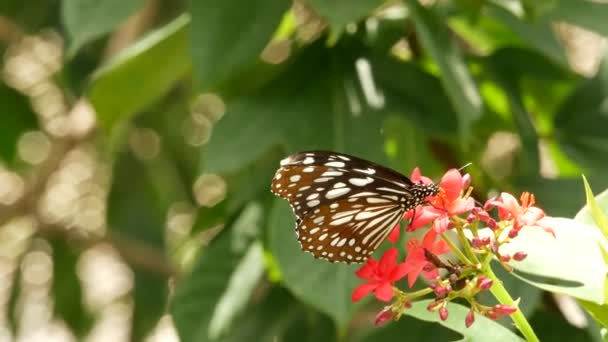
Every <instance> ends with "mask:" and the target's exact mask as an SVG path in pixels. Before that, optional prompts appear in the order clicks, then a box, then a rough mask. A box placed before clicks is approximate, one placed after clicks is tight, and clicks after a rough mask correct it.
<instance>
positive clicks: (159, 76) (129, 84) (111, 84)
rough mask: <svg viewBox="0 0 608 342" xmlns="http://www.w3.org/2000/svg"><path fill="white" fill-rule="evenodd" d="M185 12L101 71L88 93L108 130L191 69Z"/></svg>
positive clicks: (159, 94)
mask: <svg viewBox="0 0 608 342" xmlns="http://www.w3.org/2000/svg"><path fill="white" fill-rule="evenodd" d="M189 21H190V20H189V18H188V17H187V16H185V15H183V16H181V17H179V18H177V19H175V20H174V21H172V22H171V23H169V24H167V25H165V26H164V27H162V28H160V29H158V30H157V31H155V32H153V33H151V34H149V35H148V36H146V37H145V38H143V39H141V40H140V41H138V42H137V43H135V44H134V45H132V46H130V47H129V48H127V49H126V50H125V51H123V52H121V53H120V54H119V55H118V56H116V57H115V58H114V59H113V60H111V61H110V62H109V63H108V64H107V65H105V66H104V67H102V68H101V69H100V70H98V71H97V72H96V73H95V75H94V76H93V79H92V81H91V85H90V88H89V89H88V92H87V95H88V97H89V100H90V101H91V103H92V105H93V107H94V108H95V111H96V112H97V119H98V120H99V122H100V123H101V124H102V126H103V128H105V129H106V131H107V132H112V129H113V128H114V127H115V126H116V125H117V124H119V123H121V122H124V121H125V120H128V119H129V118H131V117H132V116H134V115H135V114H137V113H138V112H139V111H141V110H143V109H145V108H146V107H147V106H149V105H150V104H152V103H153V102H155V101H157V100H158V98H159V97H161V96H163V95H164V94H165V93H167V91H168V90H169V89H171V87H173V86H174V85H175V84H176V82H178V81H179V80H181V79H183V78H184V77H186V76H187V75H188V73H189V71H190V70H191V64H192V63H191V60H190V58H189V46H188V40H189V38H188V35H189V33H188V30H189Z"/></svg>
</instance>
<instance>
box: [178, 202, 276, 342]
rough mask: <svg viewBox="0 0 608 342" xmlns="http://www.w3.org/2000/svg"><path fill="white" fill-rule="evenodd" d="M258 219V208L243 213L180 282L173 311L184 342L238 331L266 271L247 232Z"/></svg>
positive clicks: (260, 251) (259, 248)
mask: <svg viewBox="0 0 608 342" xmlns="http://www.w3.org/2000/svg"><path fill="white" fill-rule="evenodd" d="M261 219H262V209H261V206H259V205H257V204H255V205H251V206H249V207H248V208H247V209H245V210H244V211H243V212H242V214H241V215H240V216H239V218H238V219H236V220H235V221H234V222H233V223H232V224H231V225H229V227H227V228H225V231H223V232H222V233H220V234H221V235H220V236H219V237H218V238H216V239H215V240H213V241H212V243H211V244H210V246H209V247H208V248H207V249H206V250H205V251H204V252H203V253H202V255H201V256H200V257H199V259H198V261H197V263H196V264H195V266H194V268H193V269H192V271H191V273H190V274H189V275H188V276H186V277H185V278H183V279H181V281H180V282H179V284H178V286H177V288H176V292H175V297H174V299H173V303H172V305H171V312H172V314H173V319H174V321H175V325H176V328H177V331H178V333H179V336H180V337H181V338H182V340H183V341H209V340H218V339H220V338H223V337H226V336H229V333H231V330H238V329H239V328H238V327H233V328H231V325H232V324H233V323H234V320H235V317H237V315H238V314H240V313H241V311H242V310H243V309H244V307H245V304H246V303H247V302H248V300H249V299H250V297H251V294H252V292H253V290H254V288H255V286H256V285H257V283H258V282H259V281H260V278H261V276H262V274H263V271H264V262H263V251H262V247H261V245H260V243H259V242H255V243H251V241H250V235H249V236H248V235H247V233H246V232H247V231H248V230H251V229H252V228H253V229H254V230H255V228H256V227H257V226H259V225H260V220H261Z"/></svg>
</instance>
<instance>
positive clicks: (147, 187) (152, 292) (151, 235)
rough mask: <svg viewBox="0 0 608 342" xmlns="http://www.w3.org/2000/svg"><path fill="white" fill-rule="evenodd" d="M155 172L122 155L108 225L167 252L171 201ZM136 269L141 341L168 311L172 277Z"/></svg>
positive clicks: (135, 333) (136, 325)
mask: <svg viewBox="0 0 608 342" xmlns="http://www.w3.org/2000/svg"><path fill="white" fill-rule="evenodd" d="M155 172H158V169H157V168H153V167H146V165H144V164H142V163H141V162H140V161H138V160H137V159H136V158H135V157H134V156H133V155H132V154H131V153H129V152H123V153H121V154H119V155H118V158H117V160H116V162H115V164H114V168H113V181H112V186H111V189H110V194H109V198H108V224H109V227H110V229H111V231H112V233H113V234H114V236H116V237H121V238H122V237H126V238H128V239H130V240H133V241H137V242H138V243H141V244H142V247H145V248H147V249H150V250H152V251H155V252H156V253H157V254H160V255H163V250H164V227H165V215H166V210H167V207H168V201H167V200H166V198H165V197H164V195H165V194H163V193H162V191H161V188H162V184H158V182H157V181H156V180H157V178H155V176H156V175H155ZM133 175H137V177H134V176H133ZM163 184H164V183H163ZM134 253H137V251H135V252H134ZM133 271H134V276H135V277H134V289H133V299H134V312H133V327H132V330H131V336H132V340H133V341H141V340H143V338H144V337H145V336H147V334H148V333H149V332H150V330H151V329H152V328H153V327H154V326H155V325H156V323H157V322H158V319H159V318H160V317H161V316H162V314H163V313H164V309H165V303H166V300H167V296H168V286H167V285H168V279H167V275H166V274H163V273H159V272H155V271H154V270H151V269H147V268H146V269H144V268H143V267H134V269H133Z"/></svg>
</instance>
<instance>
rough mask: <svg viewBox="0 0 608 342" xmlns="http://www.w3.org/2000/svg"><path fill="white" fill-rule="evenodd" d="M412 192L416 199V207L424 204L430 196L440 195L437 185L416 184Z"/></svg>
mask: <svg viewBox="0 0 608 342" xmlns="http://www.w3.org/2000/svg"><path fill="white" fill-rule="evenodd" d="M412 192H413V193H414V198H415V199H416V201H415V202H416V205H418V204H420V203H422V202H424V200H425V199H426V198H427V197H429V196H435V195H437V194H438V193H439V185H437V184H414V185H413V186H412Z"/></svg>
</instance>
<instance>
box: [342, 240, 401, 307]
mask: <svg viewBox="0 0 608 342" xmlns="http://www.w3.org/2000/svg"><path fill="white" fill-rule="evenodd" d="M398 254H399V253H398V252H397V249H396V248H390V249H388V250H387V251H386V252H384V255H382V257H381V258H380V261H379V262H378V261H376V260H374V259H373V258H369V259H367V262H366V263H365V265H363V266H362V267H361V268H360V269H359V270H358V271H357V272H356V273H355V274H356V275H357V276H358V277H359V278H362V279H365V280H368V282H367V283H364V284H361V285H359V286H358V287H357V288H356V289H355V290H354V291H353V293H352V300H353V302H356V301H359V300H360V299H361V298H363V297H365V296H366V295H367V294H369V293H370V292H374V295H375V296H376V298H378V299H379V300H381V301H383V302H388V301H389V300H391V298H393V288H392V284H393V283H394V282H396V281H398V280H399V279H401V278H403V277H404V276H405V274H406V267H405V263H401V264H398V263H397V256H398Z"/></svg>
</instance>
